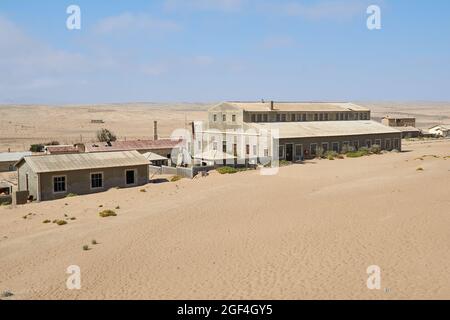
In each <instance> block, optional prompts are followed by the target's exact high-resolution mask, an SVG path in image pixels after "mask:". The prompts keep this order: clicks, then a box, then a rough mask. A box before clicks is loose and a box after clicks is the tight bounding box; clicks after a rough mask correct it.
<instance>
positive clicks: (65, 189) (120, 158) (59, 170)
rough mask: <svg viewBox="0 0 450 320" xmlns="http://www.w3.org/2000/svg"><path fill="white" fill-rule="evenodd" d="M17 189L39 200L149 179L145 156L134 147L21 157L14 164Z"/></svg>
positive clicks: (129, 184)
mask: <svg viewBox="0 0 450 320" xmlns="http://www.w3.org/2000/svg"><path fill="white" fill-rule="evenodd" d="M16 166H17V171H18V190H19V191H28V192H29V194H30V196H32V197H33V199H35V200H38V201H44V200H53V199H59V198H64V197H66V196H67V195H69V194H76V195H82V194H89V193H97V192H102V191H106V190H108V189H111V188H116V187H119V188H126V187H133V186H139V185H144V184H147V183H148V176H149V171H148V170H149V163H148V160H147V159H146V158H145V157H144V156H143V155H141V154H140V153H139V152H137V151H120V152H100V153H74V154H57V155H41V156H32V157H24V158H22V159H21V160H20V161H19V162H18V163H17V164H16Z"/></svg>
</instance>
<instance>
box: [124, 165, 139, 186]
mask: <svg viewBox="0 0 450 320" xmlns="http://www.w3.org/2000/svg"><path fill="white" fill-rule="evenodd" d="M129 171H133V172H134V183H127V172H129ZM124 175H125V185H126V186H127V187H128V186H136V185H137V169H125V170H124Z"/></svg>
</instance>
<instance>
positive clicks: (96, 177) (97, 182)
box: [91, 173, 103, 189]
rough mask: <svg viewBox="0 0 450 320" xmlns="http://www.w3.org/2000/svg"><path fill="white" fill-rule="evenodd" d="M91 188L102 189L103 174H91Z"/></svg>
mask: <svg viewBox="0 0 450 320" xmlns="http://www.w3.org/2000/svg"><path fill="white" fill-rule="evenodd" d="M91 188H92V189H99V188H103V173H91Z"/></svg>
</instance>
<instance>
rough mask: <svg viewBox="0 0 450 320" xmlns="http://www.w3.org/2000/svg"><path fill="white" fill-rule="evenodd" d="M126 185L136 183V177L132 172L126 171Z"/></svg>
mask: <svg viewBox="0 0 450 320" xmlns="http://www.w3.org/2000/svg"><path fill="white" fill-rule="evenodd" d="M125 175H126V184H128V185H130V184H135V183H136V177H135V171H134V170H127V171H126V174H125Z"/></svg>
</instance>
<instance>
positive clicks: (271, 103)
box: [270, 100, 273, 111]
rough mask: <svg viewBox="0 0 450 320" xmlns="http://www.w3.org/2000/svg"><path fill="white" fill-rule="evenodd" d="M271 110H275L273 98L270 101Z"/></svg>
mask: <svg viewBox="0 0 450 320" xmlns="http://www.w3.org/2000/svg"><path fill="white" fill-rule="evenodd" d="M270 111H273V100H272V101H270Z"/></svg>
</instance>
